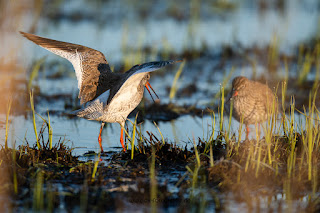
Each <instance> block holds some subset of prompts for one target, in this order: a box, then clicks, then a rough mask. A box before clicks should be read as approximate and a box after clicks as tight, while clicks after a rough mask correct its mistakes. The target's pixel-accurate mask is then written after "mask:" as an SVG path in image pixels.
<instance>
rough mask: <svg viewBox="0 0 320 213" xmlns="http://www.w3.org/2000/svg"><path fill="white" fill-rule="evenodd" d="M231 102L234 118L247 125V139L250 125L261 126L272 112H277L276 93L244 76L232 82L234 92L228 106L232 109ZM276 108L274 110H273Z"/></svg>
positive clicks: (231, 93)
mask: <svg viewBox="0 0 320 213" xmlns="http://www.w3.org/2000/svg"><path fill="white" fill-rule="evenodd" d="M231 101H232V102H233V103H232V106H233V109H232V116H233V117H234V118H235V119H236V120H237V121H239V122H243V123H244V124H245V125H246V129H247V132H246V139H248V136H249V131H250V130H249V127H248V125H250V124H259V129H260V123H262V122H264V121H266V120H267V118H268V117H269V116H271V114H272V112H277V107H274V106H277V104H276V100H275V96H274V93H273V92H272V90H271V89H270V88H269V87H268V86H267V85H265V84H262V83H260V82H257V81H251V80H249V79H247V78H246V77H243V76H238V77H236V78H234V79H233V81H232V90H231V92H230V99H229V100H228V101H227V104H228V106H229V109H230V105H231ZM273 107H274V109H273Z"/></svg>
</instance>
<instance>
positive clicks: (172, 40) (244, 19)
mask: <svg viewBox="0 0 320 213" xmlns="http://www.w3.org/2000/svg"><path fill="white" fill-rule="evenodd" d="M61 2H62V3H60V4H57V5H55V6H53V5H48V7H46V8H45V9H44V11H43V13H42V16H41V17H40V19H39V22H38V24H37V27H36V30H35V34H37V35H40V36H44V37H48V38H52V39H56V40H61V41H67V42H71V43H77V44H82V45H85V46H88V47H91V48H94V49H97V50H99V51H101V52H103V53H104V54H105V56H106V58H107V60H108V62H109V63H110V65H111V66H112V67H114V70H115V71H118V70H119V69H120V68H121V67H122V66H123V64H124V62H125V61H126V62H127V63H128V64H129V65H134V64H137V63H141V62H145V61H152V60H166V59H181V58H168V54H170V53H171V54H172V53H174V54H173V55H177V57H179V56H181V55H183V53H184V52H185V51H186V50H187V51H188V50H189V51H191V52H195V53H197V52H201V51H203V50H205V51H206V52H205V53H202V54H199V57H194V58H192V59H190V60H188V61H187V62H186V65H185V67H184V69H183V72H182V75H181V78H180V79H179V81H178V93H177V96H176V97H175V98H174V99H173V100H170V99H169V89H170V87H171V85H172V82H173V79H174V75H175V73H176V70H177V69H178V67H179V64H177V65H173V66H170V67H166V68H164V69H162V70H160V71H159V72H157V73H154V74H152V77H151V81H150V82H151V84H152V86H153V88H154V89H155V90H156V91H157V93H158V95H159V97H160V98H161V103H164V104H165V103H170V102H172V103H174V104H177V105H180V106H182V105H184V104H186V105H194V106H196V107H198V108H200V109H205V108H207V107H209V108H212V109H214V108H215V107H216V106H217V105H218V101H219V100H218V98H215V96H216V94H217V93H218V92H219V90H220V87H221V85H222V84H223V80H224V79H225V77H226V76H227V75H228V74H229V73H230V72H231V70H232V68H233V67H234V70H233V73H232V74H231V76H230V78H231V79H232V78H233V77H235V76H238V75H244V76H247V77H252V76H254V75H255V76H256V77H257V76H264V77H266V79H269V78H271V77H274V76H277V77H283V76H284V74H283V73H279V72H278V73H277V74H276V75H274V74H269V73H268V70H267V68H266V67H265V65H264V63H263V60H266V58H267V54H268V52H267V51H265V57H264V58H263V59H262V60H261V61H259V59H256V58H255V57H256V56H255V55H253V56H252V58H253V60H255V59H256V60H257V64H256V73H254V72H253V67H252V65H251V64H250V63H249V62H248V60H247V59H246V58H245V57H239V55H241V51H244V50H245V49H246V48H252V49H254V48H262V49H263V48H266V47H267V46H268V45H270V43H272V42H273V40H274V39H275V38H276V39H277V41H278V47H279V51H280V52H281V53H284V54H287V55H289V56H291V55H294V56H295V55H297V47H298V46H299V45H300V44H301V43H305V42H309V41H310V40H312V39H314V38H317V37H318V26H319V18H320V15H319V10H320V2H319V1H317V0H305V1H299V0H292V1H291V0H290V1H285V6H284V8H277V6H275V5H274V4H272V3H269V4H268V3H267V7H266V9H261V8H260V9H259V5H258V4H257V3H256V2H255V1H251V0H246V1H235V5H236V6H235V8H234V9H221V8H220V9H219V8H218V9H217V8H215V7H214V6H213V5H212V2H211V1H201V5H200V6H199V7H200V8H201V9H200V10H201V13H200V14H199V17H197V16H198V15H197V11H196V10H197V9H192V10H190V7H192V3H188V4H185V3H181V2H180V1H177V2H171V1H161V3H160V2H157V3H155V4H152V3H148V4H145V5H144V4H141V3H139V2H133V3H132V2H131V1H125V0H123V1H107V2H106V3H102V1H99V2H100V3H89V1H84V0H82V1H78V0H72V1H61ZM193 2H194V1H193ZM196 7H197V6H196V5H195V6H194V8H196ZM47 8H51V9H50V10H49V9H47ZM52 8H54V9H52ZM172 8H175V9H174V10H173V12H172V11H171V9H172ZM50 14H51V15H50ZM179 14H180V15H179ZM23 17H24V18H23V20H22V21H21V22H20V24H16V25H18V29H17V30H14V31H10V32H8V33H7V32H6V33H4V34H3V39H0V42H1V43H0V44H1V47H2V48H1V50H0V59H1V62H6V61H8V60H10V59H11V55H10V56H8V53H11V54H12V51H13V52H14V51H16V52H14V54H13V55H15V56H16V57H17V59H18V60H17V62H16V64H18V65H19V66H20V69H21V70H28V71H27V73H26V74H25V73H24V72H22V73H23V77H22V79H25V78H26V79H27V78H28V76H29V72H30V70H31V67H32V66H31V64H32V63H33V62H34V61H35V60H38V59H40V58H41V57H43V56H47V58H46V60H45V64H44V66H43V68H42V69H41V71H40V73H39V76H38V77H37V78H36V79H35V80H34V82H33V83H34V86H35V87H37V88H39V90H40V93H37V94H38V95H37V96H36V97H35V99H36V106H35V107H36V112H37V113H39V114H40V115H41V116H43V117H44V118H46V116H47V114H46V112H47V110H49V111H50V120H51V125H52V129H53V141H54V142H57V141H59V140H60V139H61V140H64V141H65V142H66V143H67V145H70V146H72V147H74V151H73V153H74V154H75V155H83V154H84V153H86V152H88V151H92V150H93V151H95V152H98V151H99V150H100V148H99V144H98V141H97V137H98V134H99V128H100V123H99V122H95V121H87V120H85V119H81V118H69V117H68V116H66V115H65V114H64V113H68V112H70V111H71V110H72V109H71V108H72V107H74V105H77V104H75V102H76V103H79V102H78V100H77V99H76V97H77V93H78V88H77V81H76V78H75V74H74V71H73V68H72V66H71V64H70V63H69V62H67V61H66V60H65V59H62V58H60V57H58V56H56V55H54V54H52V53H50V52H48V51H47V50H44V49H42V48H40V47H38V46H36V45H35V44H33V43H31V42H30V41H28V40H26V39H24V38H23V37H22V36H20V34H18V33H17V31H18V30H21V31H26V32H28V31H29V29H30V25H31V23H32V21H33V20H32V18H33V15H32V13H30V12H28V13H26V14H24V15H23ZM10 22H11V21H10ZM10 22H9V24H6V25H4V26H2V28H3V29H11V28H10V26H11V24H12V23H11V24H10ZM4 31H5V30H4ZM229 46H230V48H231V49H232V50H233V51H239V52H240V53H238V54H235V55H236V57H232V56H231V57H229V58H228V57H227V59H226V60H225V58H224V57H223V53H222V51H223V50H224V48H225V47H229ZM21 47H22V48H21ZM20 48H21V49H20ZM143 48H146V49H148V48H149V49H150V50H151V51H149V52H148V51H144V50H143ZM243 54H244V55H245V53H243ZM231 55H232V54H231ZM249 56H250V55H249ZM170 57H173V56H170ZM174 57H176V56H174ZM221 61H223V64H222V65H221ZM294 63H295V62H294ZM295 65H296V64H294V66H295ZM281 66H282V65H281ZM3 71H4V72H5V75H8V74H7V73H10V74H11V73H15V74H16V71H18V70H14V69H10V68H5V70H3ZM314 74H315V71H314V70H313V71H312V72H311V73H309V74H308V76H307V79H310V80H313V79H314ZM272 75H273V76H272ZM2 76H3V75H1V77H2ZM24 76H26V77H24ZM289 76H291V77H296V76H297V75H296V69H290V70H289ZM17 78H18V77H17ZM19 79H21V73H20V75H19ZM271 79H272V78H271ZM272 83H274V82H272ZM188 85H192V86H194V87H195V88H196V89H194V91H192V92H190V93H188V92H185V93H183V92H182V90H183V89H184V88H186V87H187V86H188ZM17 86H20V85H17ZM23 86H24V85H22V88H23ZM228 87H230V82H227V84H226V85H225V88H226V89H228ZM145 99H146V101H145V103H146V104H150V103H151V99H150V96H149V94H148V93H145ZM27 105H29V104H28V103H27ZM67 105H68V106H67ZM70 105H71V106H70ZM216 114H217V113H216ZM295 116H296V123H297V124H298V125H299V126H301V128H302V129H303V128H304V126H305V125H304V121H303V120H304V117H303V116H302V115H300V114H295ZM31 118H32V116H30V113H28V115H27V116H26V117H24V116H21V115H12V116H10V122H11V123H10V126H9V134H8V136H9V137H8V141H9V145H11V146H12V144H13V143H15V145H16V146H17V145H20V144H23V143H26V140H25V139H27V141H28V142H29V144H34V142H35V140H36V139H35V135H34V129H33V124H32V119H31ZM130 119H131V120H132V119H134V118H130ZM212 120H213V118H212V116H210V115H205V116H203V117H197V116H192V115H189V114H187V115H183V116H180V117H179V118H177V119H175V120H172V121H167V122H164V121H160V122H158V126H159V128H160V130H161V133H162V134H163V137H164V138H165V140H167V141H168V142H170V143H175V144H177V145H178V146H180V147H185V146H187V147H188V148H191V147H193V143H192V141H193V139H195V141H198V140H197V139H198V138H201V139H204V140H206V139H208V138H209V137H210V136H211V133H212V132H211V131H212V122H213V121H212ZM36 121H37V122H36V123H37V130H38V132H39V131H40V127H41V126H42V124H43V121H42V120H41V118H40V117H39V116H36ZM227 121H228V117H225V127H226V128H227V127H228V122H227ZM218 124H219V119H218V116H217V118H216V128H215V129H216V130H217V129H218ZM127 126H128V128H129V134H130V135H131V134H132V124H131V123H130V122H129V121H127ZM140 127H141V131H142V134H143V135H144V136H145V137H148V134H147V131H148V132H152V133H153V134H154V135H155V136H156V137H157V138H158V139H161V136H160V133H159V131H158V129H157V128H156V126H155V125H154V124H153V122H152V121H150V120H145V121H144V122H143V123H142V124H141V126H140ZM238 128H239V123H238V122H237V121H235V120H232V123H231V132H232V133H235V135H236V137H238ZM46 131H47V130H45V133H46ZM281 131H282V129H281V127H279V129H278V130H277V132H280V133H281ZM217 134H218V132H217V131H215V135H217ZM44 136H45V141H46V140H47V134H44ZM119 136H120V126H119V125H118V124H108V125H107V126H105V128H104V131H103V132H102V139H103V147H104V150H105V151H116V152H119V151H121V144H120V142H119ZM244 137H245V134H244V129H243V134H242V140H243V139H244ZM249 137H250V138H255V129H254V126H253V125H251V133H250V136H249ZM261 137H263V132H262V135H261ZM4 138H5V115H4V114H0V141H1V142H4ZM1 145H3V144H1ZM83 159H84V160H88V159H91V160H92V157H91V158H88V159H87V158H86V157H83ZM181 175H182V174H181V173H179V171H178V172H177V174H172V175H171V176H170V177H168V174H167V173H163V174H162V173H160V174H158V177H159V182H161V181H163V182H164V181H167V180H168V179H169V184H168V187H169V191H170V192H172V193H177V188H176V187H175V186H174V184H175V183H176V182H177V181H178V176H181ZM56 187H58V188H59V191H60V192H64V191H65V189H64V186H62V185H59V184H58V185H57V186H56ZM133 187H134V186H133ZM75 188H76V189H77V188H78V186H76V187H75ZM106 190H110V189H106ZM111 190H112V189H111ZM62 196H63V195H62ZM62 199H63V198H62ZM227 200H228V199H227ZM277 200H280V201H282V200H285V198H283V197H281V196H280V195H279V197H277ZM228 202H229V205H228V208H229V209H230V210H231V211H236V210H239V209H240V210H241V209H243V210H244V211H245V210H247V207H246V206H243V205H242V204H241V203H240V204H239V203H233V202H234V200H232V199H231V200H229V201H228ZM305 202H307V201H306V200H305ZM61 205H63V203H62V204H61ZM210 205H211V204H210ZM261 205H262V206H263V205H267V204H266V203H263V202H262V204H261ZM145 206H146V205H144V204H143V205H137V204H135V205H133V208H135V209H140V208H146V207H145ZM210 207H211V208H213V207H212V206H208V209H210ZM61 209H63V206H61ZM140 210H141V209H140ZM173 211H174V210H173Z"/></svg>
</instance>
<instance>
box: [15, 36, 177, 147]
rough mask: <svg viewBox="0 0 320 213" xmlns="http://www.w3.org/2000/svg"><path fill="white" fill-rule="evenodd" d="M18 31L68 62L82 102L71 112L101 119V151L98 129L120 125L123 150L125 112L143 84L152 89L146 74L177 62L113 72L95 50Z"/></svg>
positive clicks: (133, 105) (136, 99)
mask: <svg viewBox="0 0 320 213" xmlns="http://www.w3.org/2000/svg"><path fill="white" fill-rule="evenodd" d="M20 33H21V34H22V35H23V36H24V37H26V38H27V39H29V40H31V41H32V42H34V43H35V44H37V45H39V46H41V47H43V48H45V49H47V50H49V51H51V52H52V53H54V54H56V55H59V56H61V57H63V58H65V59H67V60H69V61H70V62H71V63H72V65H73V67H74V69H75V73H76V76H77V80H78V88H79V96H78V97H79V98H80V104H81V105H82V108H81V109H79V110H76V111H74V112H72V114H75V115H77V116H79V117H83V118H86V119H88V120H97V121H101V127H100V132H99V137H98V141H99V145H100V148H101V152H103V148H102V143H101V142H102V139H101V132H102V129H103V127H104V124H105V122H109V123H119V124H120V126H121V134H120V142H121V145H122V148H123V150H124V151H126V148H125V146H124V140H123V131H124V125H125V121H126V119H127V117H128V115H129V113H130V112H132V110H134V109H135V108H136V107H137V106H138V104H139V103H140V102H141V100H142V97H143V92H144V87H146V88H147V90H148V92H149V93H150V90H149V87H150V88H151V89H152V91H153V92H154V90H153V88H152V87H151V85H150V83H149V79H150V74H149V73H150V72H152V71H155V70H158V69H160V68H161V67H164V66H166V65H168V64H173V63H175V62H179V61H155V62H149V63H144V64H139V65H135V66H133V67H132V68H131V69H130V70H128V71H127V72H125V73H113V72H112V71H111V69H110V67H109V64H108V62H107V60H106V58H105V56H104V55H103V54H102V53H101V52H99V51H97V50H94V49H91V48H89V47H85V46H82V45H78V44H71V43H67V42H62V41H56V40H52V39H48V38H43V37H40V36H36V35H33V34H29V33H25V32H20ZM154 93H155V92H154ZM155 94H156V93H155ZM150 95H151V93H150ZM156 96H157V94H156ZM151 97H152V95H151ZM157 97H158V96H157Z"/></svg>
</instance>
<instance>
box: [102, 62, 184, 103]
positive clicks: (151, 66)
mask: <svg viewBox="0 0 320 213" xmlns="http://www.w3.org/2000/svg"><path fill="white" fill-rule="evenodd" d="M176 62H180V61H173V60H170V61H154V62H148V63H144V64H139V65H135V66H133V67H132V68H131V69H130V70H128V71H127V72H126V73H125V74H126V75H127V76H126V78H124V80H123V82H122V83H121V84H119V85H118V86H117V87H114V88H112V89H111V93H110V96H109V99H108V104H109V103H110V104H111V102H117V103H122V102H123V101H124V100H126V97H127V95H128V94H130V92H131V90H132V89H134V88H135V87H140V89H141V90H142V91H143V89H144V85H141V82H142V80H143V78H145V74H146V73H149V72H153V71H156V70H158V69H160V68H162V67H164V66H167V65H169V64H173V63H176ZM147 80H149V79H146V81H147ZM144 83H146V82H144ZM138 89H139V88H138Z"/></svg>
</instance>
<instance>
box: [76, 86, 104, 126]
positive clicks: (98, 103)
mask: <svg viewBox="0 0 320 213" xmlns="http://www.w3.org/2000/svg"><path fill="white" fill-rule="evenodd" d="M109 95H110V90H107V91H106V92H104V93H102V94H101V95H100V96H99V97H97V98H96V99H94V100H93V101H91V102H89V103H88V104H87V105H86V106H84V107H83V108H81V109H78V110H75V111H73V112H71V113H70V114H73V115H77V116H79V117H83V118H86V119H89V120H97V119H98V118H99V117H101V116H102V115H103V109H104V107H105V106H106V104H107V101H108V98H109Z"/></svg>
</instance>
